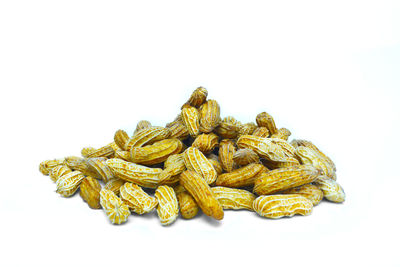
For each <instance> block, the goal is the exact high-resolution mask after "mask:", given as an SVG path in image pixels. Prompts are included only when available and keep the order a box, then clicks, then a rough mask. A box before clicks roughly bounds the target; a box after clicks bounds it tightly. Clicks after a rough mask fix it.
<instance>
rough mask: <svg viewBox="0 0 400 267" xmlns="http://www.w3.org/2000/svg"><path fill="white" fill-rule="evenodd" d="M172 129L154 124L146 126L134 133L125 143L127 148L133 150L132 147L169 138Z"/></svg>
mask: <svg viewBox="0 0 400 267" xmlns="http://www.w3.org/2000/svg"><path fill="white" fill-rule="evenodd" d="M170 134H171V131H170V130H169V129H168V128H164V127H158V126H152V127H148V128H144V129H141V130H139V131H138V132H136V133H135V134H133V136H132V137H131V139H129V141H128V142H127V143H126V144H125V150H126V151H131V149H132V147H142V146H144V145H150V144H152V143H154V142H157V141H161V140H164V139H166V138H168V137H169V136H170Z"/></svg>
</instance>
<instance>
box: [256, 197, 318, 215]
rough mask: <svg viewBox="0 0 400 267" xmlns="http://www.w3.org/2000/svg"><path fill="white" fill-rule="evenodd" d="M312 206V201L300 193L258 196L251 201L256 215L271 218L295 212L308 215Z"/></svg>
mask: <svg viewBox="0 0 400 267" xmlns="http://www.w3.org/2000/svg"><path fill="white" fill-rule="evenodd" d="M312 208H313V204H312V202H311V201H310V200H308V199H307V198H305V197H303V196H300V195H289V194H288V195H271V196H259V197H258V198H256V200H254V202H253V209H254V211H255V212H257V213H258V215H260V216H262V217H266V218H271V219H278V218H281V217H292V216H293V215H295V214H300V215H310V214H311V212H312Z"/></svg>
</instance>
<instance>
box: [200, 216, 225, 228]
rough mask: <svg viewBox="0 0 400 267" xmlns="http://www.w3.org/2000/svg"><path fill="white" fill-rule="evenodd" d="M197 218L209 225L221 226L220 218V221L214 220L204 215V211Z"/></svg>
mask: <svg viewBox="0 0 400 267" xmlns="http://www.w3.org/2000/svg"><path fill="white" fill-rule="evenodd" d="M198 219H199V220H202V221H203V222H206V223H208V224H209V225H211V226H213V227H221V226H222V220H220V221H219V220H216V219H214V218H212V217H209V216H207V215H205V214H204V213H203V214H201V216H200V217H199V218H198Z"/></svg>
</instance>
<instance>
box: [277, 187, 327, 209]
mask: <svg viewBox="0 0 400 267" xmlns="http://www.w3.org/2000/svg"><path fill="white" fill-rule="evenodd" d="M282 194H296V195H300V196H303V197H305V198H307V199H308V200H310V201H311V202H312V203H313V205H314V206H316V205H318V204H319V203H320V202H321V200H322V198H323V197H324V193H323V192H322V190H320V189H319V188H318V187H317V186H315V185H313V184H305V185H302V186H299V187H295V188H292V189H288V190H285V191H283V192H282Z"/></svg>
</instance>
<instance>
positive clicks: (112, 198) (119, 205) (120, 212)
mask: <svg viewBox="0 0 400 267" xmlns="http://www.w3.org/2000/svg"><path fill="white" fill-rule="evenodd" d="M100 205H101V206H102V207H103V209H104V211H105V212H106V214H107V217H108V218H109V219H110V221H111V223H113V224H121V223H124V222H126V221H127V220H128V216H129V215H130V214H131V212H130V211H129V207H128V206H127V205H126V204H125V203H124V202H123V201H122V200H121V199H120V198H119V197H117V195H116V194H114V193H113V192H112V191H110V190H107V189H104V188H103V189H102V190H101V191H100Z"/></svg>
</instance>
